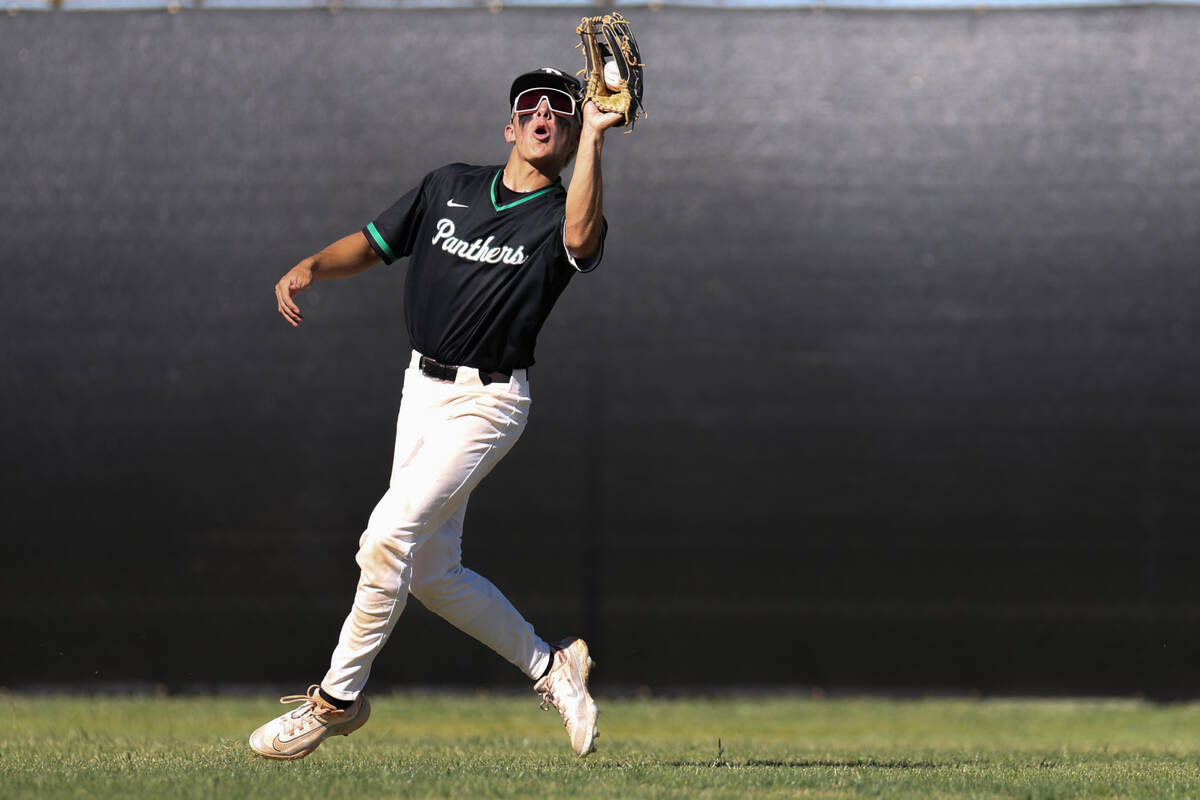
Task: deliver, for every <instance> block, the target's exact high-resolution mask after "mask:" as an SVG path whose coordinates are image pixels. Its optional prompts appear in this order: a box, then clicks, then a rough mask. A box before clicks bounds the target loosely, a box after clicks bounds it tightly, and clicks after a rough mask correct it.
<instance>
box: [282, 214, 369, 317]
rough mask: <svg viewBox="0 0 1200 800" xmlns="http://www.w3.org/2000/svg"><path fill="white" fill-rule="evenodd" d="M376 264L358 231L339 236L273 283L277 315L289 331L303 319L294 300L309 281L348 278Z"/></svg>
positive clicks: (308, 284)
mask: <svg viewBox="0 0 1200 800" xmlns="http://www.w3.org/2000/svg"><path fill="white" fill-rule="evenodd" d="M377 263H379V256H377V255H376V254H375V251H374V250H372V249H371V245H369V244H367V238H366V237H365V236H363V234H362V232H361V231H360V232H358V233H352V234H350V235H349V236H343V237H342V238H341V239H338V240H337V241H336V242H334V243H333V244H331V245H329V246H328V247H326V248H325V249H324V250H322V251H321V252H319V253H316V254H314V255H311V256H309V257H308V258H306V259H304V260H303V261H301V262H300V263H299V264H297V265H296V266H294V267H292V268H291V269H289V270H288V271H287V274H286V275H284V276H283V277H282V278H280V279H279V283H277V284H275V301H276V303H277V304H278V306H279V313H280V314H282V315H283V318H284V319H286V320H287V321H288V322H289V323H290V324H291V326H292V327H293V328H295V327H297V326H298V325H299V324H300V322H301V321H302V320H303V319H304V315H303V314H301V313H300V306H298V305H296V300H295V297H296V295H298V294H299V293H300V292H303V291H304V290H305V289H307V288H308V287H309V286H312V284H313V281H323V280H328V279H329V278H348V277H350V276H351V275H357V274H358V273H360V272H362V271H363V270H365V269H366V268H367V267H370V266H372V265H374V264H377Z"/></svg>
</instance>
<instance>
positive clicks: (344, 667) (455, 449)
mask: <svg viewBox="0 0 1200 800" xmlns="http://www.w3.org/2000/svg"><path fill="white" fill-rule="evenodd" d="M508 100H509V107H510V115H509V120H508V124H507V125H506V126H505V128H504V140H505V141H506V142H508V143H509V144H511V145H512V148H511V150H510V152H509V155H508V160H507V162H506V163H504V164H502V165H497V166H469V165H466V164H450V165H448V166H444V167H441V168H440V169H436V170H434V171H433V172H431V173H429V174H428V175H426V176H425V178H424V179H423V180H422V181H421V183H420V185H418V186H416V187H415V188H413V189H412V190H411V191H409V192H408V193H407V194H405V195H404V196H402V197H401V198H400V199H399V200H397V201H396V202H395V203H394V204H393V205H392V206H391V207H390V208H388V209H387V210H385V211H384V212H383V213H381V214H380V215H379V216H378V217H376V218H375V219H374V220H373V221H371V222H370V223H368V224H367V225H366V227H364V228H363V229H362V231H361V232H356V233H353V234H351V235H349V236H346V237H344V238H342V239H339V240H338V241H336V242H334V243H333V244H331V245H329V246H328V247H326V248H325V249H324V250H322V251H321V252H319V253H317V254H316V255H313V256H310V257H309V258H306V259H304V260H303V261H301V262H300V263H299V264H297V265H296V266H295V267H293V268H292V269H291V270H290V271H288V273H287V274H286V275H284V276H283V278H282V279H281V280H280V281H279V283H278V284H277V285H276V286H275V297H276V301H277V303H278V309H279V313H280V314H282V315H283V317H284V319H286V320H287V321H288V322H289V323H291V324H292V325H293V326H297V325H299V324H300V322H301V320H302V319H303V315H302V313H301V311H300V308H299V306H298V305H297V304H296V301H295V297H296V295H297V294H298V293H299V292H302V291H304V290H305V289H307V288H308V287H309V286H311V285H312V283H313V281H317V280H324V279H327V278H344V277H349V276H351V275H355V274H357V273H359V272H362V271H363V270H365V269H367V268H368V267H370V266H373V265H374V264H376V263H378V262H380V261H383V262H384V263H385V264H391V263H393V262H395V261H397V260H399V259H401V258H404V257H408V259H409V260H408V275H407V278H406V280H405V288H404V317H405V322H406V323H407V325H408V334H409V338H410V339H411V342H412V346H413V351H412V355H411V358H410V360H409V363H408V370H407V371H406V372H405V374H404V391H403V399H402V401H401V405H400V414H399V418H398V421H397V426H396V449H395V455H394V461H393V465H392V477H391V483H390V486H389V488H388V490H387V492H386V493H385V494H384V496H383V498H382V499H381V500H380V501H379V503H378V505H377V506H376V507H375V510H374V511H373V512H372V514H371V517H370V520H369V522H368V523H367V528H366V530H365V531H364V532H363V534H362V536H361V537H360V538H359V549H358V555H357V557H356V561H357V563H358V565H359V567H360V569H361V572H360V576H359V580H358V588H357V591H356V593H355V597H354V605H353V608H352V609H351V611H350V614H349V616H347V617H346V621H345V623H344V624H343V626H342V630H341V635H340V637H339V639H338V642H337V646H336V648H335V649H334V651H333V655H332V658H331V661H330V666H329V671H328V672H326V674H325V677H324V678H323V679H322V680H321V682H320V683H319V684H314V685H313V686H311V687H309V690H308V693H307V694H304V695H294V696H288V697H284V698H283V699H282V700H281V702H283V703H292V702H297V703H300V706H299V707H298V708H296V709H295V710H293V711H290V712H288V713H286V714H283V715H282V716H280V717H278V718H276V719H273V720H271V721H270V722H267V723H266V724H265V725H263V726H262V727H260V728H258V729H257V730H256V731H254V732H253V733H252V734H251V735H250V746H251V747H252V748H253V749H254V751H255V752H256V753H258V754H260V755H262V756H266V757H267V758H280V759H292V758H301V757H303V756H306V755H308V754H309V753H311V752H312V751H313V750H315V749H316V748H317V747H318V746H319V745H320V744H321V742H322V741H323V740H324V739H325V738H326V737H329V736H345V735H347V734H349V733H352V732H353V731H355V730H357V729H358V728H359V727H361V726H362V725H363V724H364V723H365V722H366V721H367V718H368V716H369V715H370V713H371V707H370V704H369V703H368V702H367V699H366V697H365V696H364V695H363V689H364V687H365V686H366V684H367V678H368V676H369V675H370V672H371V664H372V663H373V662H374V660H375V657H376V656H377V655H378V654H379V651H380V649H381V648H382V647H383V645H384V643H385V642H386V641H387V639H388V636H389V634H390V633H391V631H392V628H393V626H394V625H395V623H396V619H397V617H399V615H400V613H401V611H403V609H404V605H405V602H406V600H407V597H408V595H409V594H412V595H414V596H415V597H417V598H418V599H419V600H420V601H421V602H422V603H423V604H424V605H425V606H426V607H427V608H429V609H430V610H431V611H433V612H435V613H437V614H438V615H440V616H441V617H443V618H444V619H446V620H447V621H449V622H450V623H451V624H453V625H455V626H456V627H458V628H459V629H460V630H463V631H465V632H466V633H468V634H470V635H471V636H473V637H475V638H476V639H478V640H479V641H480V642H482V643H484V644H485V645H487V646H488V647H490V648H492V649H493V650H495V651H496V652H497V653H499V654H500V655H501V656H503V657H504V658H506V659H508V660H509V661H510V662H512V663H513V664H514V665H515V666H516V667H517V668H518V669H520V670H521V671H523V672H524V673H525V674H526V675H528V676H529V677H530V678H531V679H532V680H534V681H535V683H534V687H533V688H534V690H535V691H537V692H538V693H539V694H540V695H541V696H542V699H543V707H544V708H549V707H550V706H551V705H553V706H554V707H555V708H556V709H557V710H558V712H559V713H560V715H561V716H562V719H563V724H564V725H565V727H566V729H567V733H568V735H569V736H570V739H571V746H572V748H573V749H574V750H575V752H576V753H577V754H578V755H579V756H586V755H587V754H588V753H590V752H592V751H594V749H595V744H594V740H595V738H596V736H597V735H598V733H597V729H596V716H597V714H598V712H597V710H596V704H595V702H593V700H592V697H591V695H590V694H589V693H588V674H589V672H590V669H591V666H592V660H591V657H590V654H589V652H588V646H587V644H586V643H585V642H584V640H583V639H580V638H574V637H572V638H569V639H566V640H563V641H561V642H559V643H557V644H554V645H551V644H548V643H547V642H545V641H544V640H543V639H541V638H540V637H539V636H538V635H537V634H536V633H535V632H534V629H533V626H532V625H530V624H529V622H527V621H526V620H525V619H524V618H523V617H522V616H521V614H520V613H519V612H518V611H517V610H516V609H515V608H514V607H513V606H512V604H511V603H510V602H509V601H508V600H507V599H506V598H505V597H504V595H503V594H502V593H501V592H500V590H499V589H497V588H496V587H495V586H494V585H493V584H492V583H490V582H489V581H488V580H487V579H486V578H484V577H483V576H481V575H479V574H477V573H475V572H472V571H471V570H469V569H467V568H465V567H464V566H463V565H462V562H461V542H462V531H463V519H464V517H465V515H466V510H467V498H468V497H469V495H470V494H471V491H472V490H473V489H474V488H475V487H476V486H478V485H479V482H480V481H481V480H482V479H483V478H484V476H486V475H487V474H488V473H489V472H490V471H491V470H492V468H493V467H495V465H496V463H497V462H498V461H499V460H500V459H501V458H503V457H504V455H505V454H506V453H507V452H508V451H509V449H510V448H511V447H512V446H513V444H515V443H516V441H517V439H518V438H520V436H521V432H522V431H523V430H524V428H525V423H526V420H527V418H528V415H529V407H530V388H529V375H528V368H529V367H530V366H532V365H533V363H534V357H533V352H534V345H535V343H536V340H537V334H538V331H539V330H540V329H541V327H542V324H543V323H544V322H545V320H546V317H547V315H548V314H549V313H550V309H551V308H552V307H553V305H554V303H555V301H556V300H557V299H558V297H559V295H560V294H561V293H562V291H563V289H564V288H566V285H567V282H568V281H569V280H570V279H571V277H572V275H574V274H575V273H576V272H589V271H591V270H592V269H595V268H596V266H597V265H598V264H599V263H600V259H601V256H602V254H603V249H604V237H605V234H606V231H607V223H606V222H605V220H604V218H603V215H602V201H601V198H602V193H601V171H600V155H601V150H602V148H603V145H604V135H605V132H606V131H607V130H608V129H609V128H611V127H613V126H614V125H617V124H619V123H621V122H622V121H623V119H624V117H623V116H622V115H621V114H619V113H605V112H602V111H599V110H598V109H597V108H596V106H595V104H594V103H592V102H591V101H588V102H586V103H584V102H582V87H581V86H580V83H579V81H577V80H576V79H575V78H574V77H572V76H570V75H567V74H564V73H563V72H560V71H559V70H557V69H552V68H542V69H539V70H535V71H533V72H528V73H525V74H523V75H520V76H518V77H517V78H516V79H515V80H514V81H513V83H512V86H511V88H510V91H509V98H508ZM572 158H574V159H575V160H576V164H575V171H574V174H573V177H572V180H571V184H570V188H569V189H568V188H564V187H563V185H562V181H561V179H560V178H559V175H560V173H561V172H562V170H563V169H564V168H565V167H566V166H567V165H568V164H569V163H570V162H571V160H572Z"/></svg>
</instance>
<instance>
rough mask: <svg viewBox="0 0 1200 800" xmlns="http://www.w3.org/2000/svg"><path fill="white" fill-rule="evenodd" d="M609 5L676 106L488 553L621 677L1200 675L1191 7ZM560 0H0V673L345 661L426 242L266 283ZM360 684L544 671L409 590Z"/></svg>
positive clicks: (557, 18)
mask: <svg viewBox="0 0 1200 800" xmlns="http://www.w3.org/2000/svg"><path fill="white" fill-rule="evenodd" d="M628 13H629V16H631V17H632V18H633V19H634V21H635V24H637V25H638V26H639V27H638V34H639V40H640V43H641V45H642V50H643V51H644V53H646V56H647V61H648V62H649V64H650V73H649V76H650V77H649V80H648V92H647V96H646V101H647V106H648V108H649V110H650V117H649V119H647V120H645V121H644V122H643V123H641V124H639V125H638V127H637V130H636V131H635V132H634V133H633V134H632V135H630V136H621V135H617V134H614V135H611V136H610V137H609V142H608V146H607V148H606V150H605V156H604V157H605V169H606V181H607V185H606V203H607V208H606V210H607V216H608V218H609V221H610V223H611V234H610V239H609V243H608V248H607V255H606V259H605V262H604V264H603V265H602V267H601V269H600V270H599V271H598V272H596V273H595V274H592V275H588V276H584V277H580V278H577V279H576V280H575V281H574V282H573V284H572V285H571V286H570V287H569V288H568V290H567V292H566V294H565V295H564V297H563V299H562V301H561V303H560V307H559V308H558V310H557V313H556V315H555V316H554V317H553V318H552V319H551V321H550V323H549V324H548V326H547V328H546V329H545V330H544V332H543V334H542V337H541V341H540V344H539V349H538V356H539V363H538V365H537V366H536V367H535V368H534V370H533V373H532V380H533V390H534V396H535V402H534V408H533V414H532V419H531V423H530V427H529V429H528V432H527V434H526V436H525V439H524V440H523V441H522V442H521V443H520V444H519V445H518V446H517V448H516V450H515V451H514V452H513V454H512V455H511V456H510V457H509V458H508V460H507V461H506V462H505V463H504V464H502V465H501V466H500V468H499V469H498V470H497V472H496V473H495V474H494V475H492V476H491V477H490V478H489V479H488V480H487V481H486V482H485V484H484V486H483V487H482V488H481V490H480V491H479V492H478V493H477V494H476V496H475V497H473V498H472V501H471V507H470V510H469V512H468V515H467V532H466V539H465V559H466V561H467V563H468V564H469V565H470V566H472V567H474V568H475V569H477V570H479V571H481V572H483V573H484V574H487V575H488V576H489V577H491V578H492V579H493V580H494V581H495V582H496V583H497V584H498V585H500V586H501V587H502V588H503V589H505V591H506V592H508V593H509V595H510V596H511V597H512V599H513V600H514V602H515V603H516V604H517V605H518V607H520V608H522V610H524V611H525V612H526V613H527V614H528V616H529V617H530V618H531V620H532V621H534V623H535V624H536V625H537V627H538V628H539V630H540V631H541V632H542V633H543V634H544V635H546V636H558V635H562V634H567V633H576V632H577V633H583V634H585V635H587V636H588V637H589V638H591V639H592V640H593V641H594V644H595V647H596V650H597V657H598V660H599V661H600V664H601V670H600V671H599V672H597V681H598V683H599V684H600V685H601V686H603V685H604V684H606V683H607V685H609V686H611V687H617V686H639V685H647V686H651V687H666V686H671V687H679V686H713V685H761V686H767V687H771V686H793V687H794V686H820V687H825V688H828V689H839V688H842V689H845V688H883V689H909V690H915V691H922V690H930V689H939V690H940V689H948V690H963V691H967V690H978V691H981V692H985V693H1010V692H1051V693H1117V694H1132V693H1139V692H1140V693H1146V694H1150V695H1153V696H1160V697H1172V696H1191V695H1193V694H1194V693H1195V692H1196V686H1197V682H1196V681H1195V680H1194V671H1195V665H1196V664H1197V663H1200V647H1198V646H1197V641H1196V636H1195V631H1196V630H1197V627H1198V623H1200V589H1198V588H1197V587H1198V586H1200V582H1198V581H1197V580H1196V576H1197V574H1198V573H1200V569H1198V568H1200V544H1198V543H1197V540H1196V533H1195V532H1196V530H1197V528H1198V527H1200V500H1198V499H1197V497H1198V496H1197V492H1196V483H1197V476H1198V474H1200V357H1198V355H1197V346H1196V344H1197V334H1198V332H1200V331H1198V323H1200V271H1198V270H1197V269H1196V266H1197V256H1196V254H1197V253H1198V252H1200V96H1198V95H1200V88H1198V87H1200V60H1197V59H1196V58H1195V42H1196V41H1198V40H1200V14H1198V13H1197V12H1196V11H1195V10H1192V9H1186V8H1137V9H1135V8H1123V9H1090V10H1056V11H1006V12H1000V13H991V14H979V13H973V12H969V11H954V12H932V13H920V14H905V13H882V12H880V13H874V12H853V13H839V12H829V13H823V14H814V13H810V12H807V11H804V12H800V11H756V12H749V11H746V12H733V11H725V12H714V11H696V10H691V11H688V10H681V9H665V10H662V11H658V12H651V11H648V10H645V9H631V10H629V12H628ZM578 16H579V9H577V8H575V9H572V8H554V9H528V8H527V9H516V10H514V9H507V10H504V11H503V12H502V13H489V12H487V11H482V10H409V11H403V12H395V11H370V10H346V11H345V12H344V13H341V14H337V15H331V14H329V13H327V12H325V11H288V12H281V11H277V12H266V11H240V12H233V11H229V12H226V11H220V10H207V11H205V13H203V14H199V13H197V14H188V13H183V14H175V15H168V14H164V13H162V12H129V13H121V14H52V13H51V14H32V13H29V14H25V13H22V14H17V15H15V16H11V17H5V18H0V108H2V109H3V113H2V114H0V165H3V170H4V180H3V181H0V214H2V216H3V218H4V221H5V224H4V225H3V226H2V228H0V263H3V265H4V267H5V269H4V288H3V292H4V297H5V299H6V301H7V303H6V305H7V313H6V314H5V315H4V316H3V317H0V326H2V328H3V330H2V333H3V335H2V336H0V353H2V354H3V355H2V359H3V361H2V363H3V370H4V372H3V374H4V376H5V378H4V392H3V395H2V400H0V402H2V403H3V412H4V413H3V414H2V415H0V425H3V441H4V443H5V444H4V448H3V452H4V457H3V461H2V464H3V470H4V481H5V483H4V486H5V492H4V505H3V508H4V512H5V514H4V517H5V521H6V522H5V530H6V533H5V535H4V537H3V540H2V542H3V543H2V544H0V548H2V553H0V556H2V557H0V630H3V631H4V634H5V636H4V639H5V646H4V647H3V648H0V684H5V685H8V686H12V687H28V686H33V685H44V684H71V685H75V686H84V687H87V686H102V685H113V684H120V683H129V682H131V683H154V682H159V683H162V684H164V685H166V686H167V687H169V688H176V689H183V688H187V687H196V686H212V685H220V684H262V683H267V682H271V683H280V684H292V683H294V684H297V685H300V684H303V685H306V682H309V681H313V680H316V679H317V678H319V677H320V675H321V674H323V671H324V668H325V666H326V664H327V658H328V654H329V651H330V649H331V648H332V646H333V644H334V641H335V637H336V635H337V629H338V625H339V624H340V620H341V618H342V615H343V614H344V613H345V612H346V610H347V609H348V607H349V603H350V599H351V597H352V593H353V589H354V580H355V577H356V568H355V565H354V562H353V555H354V550H355V544H356V539H357V537H358V534H359V532H360V530H361V528H362V526H363V525H364V524H365V522H366V519H367V516H368V514H369V513H370V510H371V507H372V506H373V504H374V502H375V500H376V499H377V498H378V496H379V495H380V494H381V493H382V491H383V490H384V488H385V487H386V484H387V479H388V469H389V464H390V458H391V452H390V450H391V444H392V435H393V426H394V420H395V411H396V406H397V403H398V401H399V396H400V389H401V373H402V369H403V365H404V363H405V362H406V360H407V352H406V342H405V334H404V326H403V320H402V318H401V316H400V303H399V298H400V292H401V290H402V286H403V281H404V270H403V266H396V267H390V268H389V267H382V266H381V267H378V268H376V269H374V270H372V271H370V272H368V273H365V274H364V275H362V276H360V277H357V278H354V279H352V280H349V281H342V282H336V283H332V284H322V285H321V286H319V287H318V288H317V289H316V290H314V291H313V292H311V293H309V294H308V295H307V296H306V297H304V299H303V304H304V307H305V311H306V314H305V317H306V319H305V323H304V326H303V327H302V328H301V329H299V330H292V329H291V328H289V327H288V326H286V325H285V324H284V323H283V322H282V320H281V319H280V318H279V317H278V315H277V314H276V312H275V310H274V300H273V298H272V294H271V287H272V285H273V284H274V282H275V281H276V280H277V279H278V277H279V276H280V275H281V274H282V273H283V272H284V271H285V270H286V269H287V268H289V267H290V266H291V265H292V264H293V263H295V262H296V261H297V260H299V259H300V258H302V257H303V256H305V255H307V254H309V253H310V252H312V251H314V250H316V249H317V248H319V247H321V246H322V245H324V244H326V243H327V242H329V241H331V240H332V239H334V238H336V237H338V236H341V235H344V234H346V233H349V232H352V231H355V230H357V229H358V228H359V227H360V226H361V225H363V224H364V223H365V222H366V221H367V220H369V219H371V218H372V217H373V216H374V215H375V214H376V213H377V212H378V211H379V210H381V209H382V208H384V207H386V206H387V205H389V204H390V203H391V202H392V201H393V200H394V199H395V198H396V197H397V196H398V195H399V194H400V193H401V192H403V191H404V190H406V189H407V188H408V187H409V186H411V185H412V184H414V183H415V182H416V181H418V180H419V179H420V177H421V176H422V175H423V174H424V173H425V172H426V171H428V170H429V169H431V168H433V167H435V166H438V165H440V164H443V163H446V162H449V161H456V160H464V161H470V162H478V163H489V162H499V161H501V160H503V158H504V157H505V155H506V149H505V145H504V143H503V139H502V135H501V134H502V126H503V124H504V119H505V112H506V107H505V105H506V104H505V100H506V93H507V85H508V81H509V80H510V79H511V77H512V76H513V75H515V74H516V73H517V72H520V71H523V70H525V69H528V68H530V67H535V66H539V65H543V64H558V65H560V66H563V67H567V68H572V69H573V68H575V67H576V66H578V65H577V64H576V62H577V61H578V60H579V56H578V54H577V52H576V51H574V50H573V49H572V45H573V44H574V33H573V30H574V24H575V22H576V21H577V19H578ZM700 52H703V53H706V54H707V56H706V59H707V61H706V63H705V64H703V65H702V67H703V68H702V70H700V71H699V72H698V71H697V65H696V63H695V54H696V53H700ZM481 65H485V66H486V68H485V69H481ZM373 681H374V684H375V685H378V686H380V687H386V686H401V685H411V684H430V683H440V684H454V685H486V686H493V685H494V686H504V685H514V686H515V685H519V684H520V683H521V678H520V676H519V675H517V674H516V673H515V671H514V670H513V669H512V668H511V667H510V666H508V665H507V664H506V663H503V662H501V661H500V659H499V658H497V657H496V656H494V655H492V654H491V653H489V652H487V651H485V650H484V649H483V648H482V647H481V646H479V645H477V644H475V643H474V642H472V641H470V640H468V639H466V637H464V636H463V635H462V634H460V633H458V632H457V631H454V630H452V629H450V628H449V627H448V626H446V625H445V624H444V623H442V622H440V621H439V620H436V619H434V618H432V616H431V615H429V614H428V613H426V612H425V611H424V610H423V609H421V608H420V606H419V604H418V603H417V602H416V601H412V602H411V603H410V607H409V610H408V611H407V612H406V614H405V616H404V618H403V619H402V620H401V622H400V624H399V627H398V629H397V632H396V634H395V636H394V638H393V639H392V641H391V643H390V644H389V645H388V649H387V650H386V651H385V653H384V655H383V656H382V658H381V660H380V663H379V664H378V665H377V667H376V670H375V673H374V678H373Z"/></svg>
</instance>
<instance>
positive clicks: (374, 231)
mask: <svg viewBox="0 0 1200 800" xmlns="http://www.w3.org/2000/svg"><path fill="white" fill-rule="evenodd" d="M367 233H369V234H371V238H373V239H374V240H375V244H377V245H379V249H380V250H382V251H383V252H384V253H385V254H386V255H387V257H388V258H390V259H391V260H392V261H395V260H396V254H395V253H393V252H392V248H390V247H388V243H387V242H385V241H384V240H383V236H381V235H380V234H379V229H378V228H376V227H375V223H374V222H368V223H367Z"/></svg>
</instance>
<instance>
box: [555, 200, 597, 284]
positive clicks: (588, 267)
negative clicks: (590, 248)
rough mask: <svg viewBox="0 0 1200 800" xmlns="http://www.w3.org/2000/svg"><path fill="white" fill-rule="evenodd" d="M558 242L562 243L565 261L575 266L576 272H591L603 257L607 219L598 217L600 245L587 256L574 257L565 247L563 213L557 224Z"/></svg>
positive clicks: (564, 216) (564, 218) (565, 232)
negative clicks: (559, 222)
mask: <svg viewBox="0 0 1200 800" xmlns="http://www.w3.org/2000/svg"><path fill="white" fill-rule="evenodd" d="M559 228H560V230H559V237H558V241H559V244H561V245H562V251H563V255H564V256H565V257H566V259H567V263H568V264H570V265H571V266H572V267H574V268H575V270H576V272H591V271H592V270H594V269H595V268H596V267H598V266H600V259H602V258H604V239H605V238H606V237H607V236H608V220H607V219H605V218H604V217H601V218H600V247H598V248H597V249H596V252H595V253H593V254H592V255H591V256H589V257H588V258H579V259H577V258H575V257H574V256H572V255H571V251H570V250H568V249H567V216H566V214H564V215H563V218H562V223H561V224H560V225H559Z"/></svg>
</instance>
